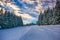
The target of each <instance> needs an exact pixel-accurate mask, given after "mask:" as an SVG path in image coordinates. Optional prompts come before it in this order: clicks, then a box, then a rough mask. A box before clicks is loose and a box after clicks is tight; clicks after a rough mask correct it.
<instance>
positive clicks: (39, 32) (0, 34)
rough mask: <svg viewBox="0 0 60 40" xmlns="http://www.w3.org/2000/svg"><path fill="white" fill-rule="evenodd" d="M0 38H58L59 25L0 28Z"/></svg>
mask: <svg viewBox="0 0 60 40" xmlns="http://www.w3.org/2000/svg"><path fill="white" fill-rule="evenodd" d="M0 40H60V25H44V26H37V25H35V26H27V27H26V26H25V27H16V28H12V29H4V30H0Z"/></svg>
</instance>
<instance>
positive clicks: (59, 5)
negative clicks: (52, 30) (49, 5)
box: [54, 0, 60, 24]
mask: <svg viewBox="0 0 60 40" xmlns="http://www.w3.org/2000/svg"><path fill="white" fill-rule="evenodd" d="M56 1H57V2H56V6H55V13H54V19H55V24H60V1H59V0H56Z"/></svg>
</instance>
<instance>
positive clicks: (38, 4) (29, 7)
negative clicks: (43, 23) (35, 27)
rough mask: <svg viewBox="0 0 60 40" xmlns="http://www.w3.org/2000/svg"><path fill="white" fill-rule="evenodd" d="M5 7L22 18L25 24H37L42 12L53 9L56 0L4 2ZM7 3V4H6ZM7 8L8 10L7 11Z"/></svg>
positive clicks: (12, 0) (11, 0)
mask: <svg viewBox="0 0 60 40" xmlns="http://www.w3.org/2000/svg"><path fill="white" fill-rule="evenodd" d="M3 1H4V5H5V7H7V8H9V10H11V11H14V12H15V14H16V15H17V16H22V19H23V22H24V24H27V23H31V22H32V23H36V21H37V20H38V16H39V14H40V11H42V12H43V10H45V9H47V8H48V6H49V7H50V8H53V7H54V6H55V3H56V0H3ZM6 3H7V4H6ZM7 8H6V9H7Z"/></svg>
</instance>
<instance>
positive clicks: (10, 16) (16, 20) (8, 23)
mask: <svg viewBox="0 0 60 40" xmlns="http://www.w3.org/2000/svg"><path fill="white" fill-rule="evenodd" d="M0 26H1V28H11V27H17V26H23V21H22V18H21V16H20V17H19V16H16V15H15V14H14V13H10V12H8V11H5V13H4V15H0Z"/></svg>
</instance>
